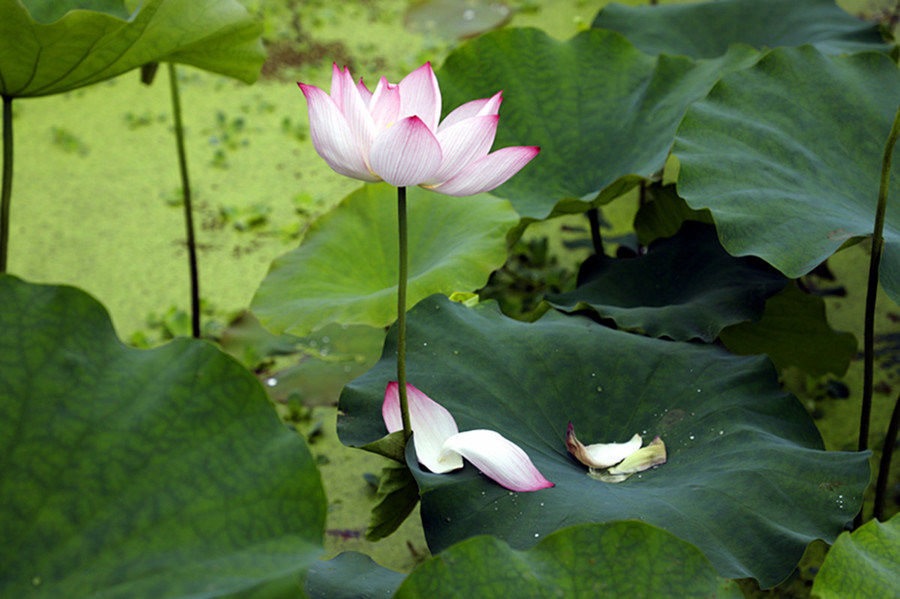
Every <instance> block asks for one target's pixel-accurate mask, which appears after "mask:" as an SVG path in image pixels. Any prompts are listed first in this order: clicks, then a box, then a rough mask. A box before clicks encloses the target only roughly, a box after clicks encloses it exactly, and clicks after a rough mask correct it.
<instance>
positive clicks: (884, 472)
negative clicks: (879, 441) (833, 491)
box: [872, 395, 900, 520]
mask: <svg viewBox="0 0 900 599" xmlns="http://www.w3.org/2000/svg"><path fill="white" fill-rule="evenodd" d="M898 429H900V395H898V396H897V401H896V402H894V412H893V413H892V414H891V422H890V424H888V429H887V434H886V435H885V437H884V448H883V449H882V450H881V463H880V464H879V465H878V481H877V482H876V483H875V507H874V509H873V511H872V517H873V518H875V519H876V520H883V519H884V501H885V496H886V495H887V484H888V476H889V475H890V473H891V457H892V456H893V455H894V445H895V444H896V443H897V432H898Z"/></svg>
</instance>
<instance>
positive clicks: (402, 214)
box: [397, 187, 412, 439]
mask: <svg viewBox="0 0 900 599" xmlns="http://www.w3.org/2000/svg"><path fill="white" fill-rule="evenodd" d="M397 225H398V227H397V231H398V233H399V238H400V280H399V281H398V283H397V384H398V385H399V387H400V417H401V418H402V420H403V434H404V435H405V436H406V438H407V439H409V436H410V435H411V434H412V427H411V426H410V424H409V403H408V402H407V400H406V275H407V270H408V265H407V258H406V254H407V241H406V237H407V235H406V188H405V187H398V188H397Z"/></svg>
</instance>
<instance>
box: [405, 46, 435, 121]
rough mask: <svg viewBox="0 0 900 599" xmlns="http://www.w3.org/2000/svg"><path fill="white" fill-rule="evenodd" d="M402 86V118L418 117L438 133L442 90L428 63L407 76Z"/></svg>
mask: <svg viewBox="0 0 900 599" xmlns="http://www.w3.org/2000/svg"><path fill="white" fill-rule="evenodd" d="M399 85H400V118H404V117H408V116H413V115H415V116H417V117H419V118H420V119H422V122H424V123H425V124H426V125H427V126H428V128H429V129H431V130H432V131H437V126H438V121H439V120H440V118H441V88H440V86H439V85H438V80H437V77H435V75H434V71H433V70H432V69H431V63H430V62H426V63H425V64H423V65H422V66H420V67H419V68H418V69H416V70H415V71H413V72H412V73H410V74H409V75H407V76H406V77H404V78H403V80H402V81H401V82H400V83H399Z"/></svg>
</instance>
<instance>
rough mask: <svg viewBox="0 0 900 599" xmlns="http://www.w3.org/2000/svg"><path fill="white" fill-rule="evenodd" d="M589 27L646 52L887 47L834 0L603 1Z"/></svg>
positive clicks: (698, 54)
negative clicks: (630, 3) (735, 46)
mask: <svg viewBox="0 0 900 599" xmlns="http://www.w3.org/2000/svg"><path fill="white" fill-rule="evenodd" d="M593 27H599V28H602V29H611V30H613V31H617V32H619V33H621V34H622V35H624V36H625V37H627V38H628V39H629V40H630V41H631V43H633V44H634V45H635V46H637V47H638V48H640V49H641V50H642V51H644V52H646V53H648V54H682V55H685V56H690V57H692V58H713V57H716V56H721V55H723V54H725V53H726V52H727V51H728V48H729V46H731V45H732V44H734V43H738V42H740V43H743V44H749V45H751V46H753V47H754V48H757V49H759V50H765V49H767V48H776V47H778V46H800V45H803V44H813V45H814V46H815V47H816V48H818V49H819V50H820V51H822V52H823V53H825V54H848V53H852V52H862V51H864V50H875V51H878V52H885V53H887V52H890V50H891V49H892V48H893V46H892V45H890V44H886V43H885V42H884V39H883V38H882V36H881V33H880V32H879V30H878V26H877V25H876V24H874V23H871V22H867V21H863V20H860V19H857V18H855V17H853V16H851V15H849V14H847V13H846V12H844V11H843V10H841V9H840V8H839V7H838V6H837V5H836V4H835V3H834V1H833V0H791V1H790V2H785V1H784V0H717V1H716V2H696V3H692V4H678V5H672V6H648V5H646V4H644V5H640V6H623V5H621V4H610V5H608V6H605V7H604V8H603V9H601V10H600V12H599V13H598V14H597V18H596V19H594V23H593Z"/></svg>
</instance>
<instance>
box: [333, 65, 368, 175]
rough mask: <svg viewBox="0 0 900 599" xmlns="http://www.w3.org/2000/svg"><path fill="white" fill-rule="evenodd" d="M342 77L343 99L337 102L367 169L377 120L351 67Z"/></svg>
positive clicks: (341, 89) (341, 90)
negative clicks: (370, 111)
mask: <svg viewBox="0 0 900 599" xmlns="http://www.w3.org/2000/svg"><path fill="white" fill-rule="evenodd" d="M342 78H343V81H342V82H341V85H340V95H341V100H340V102H338V101H337V100H336V101H335V102H336V103H337V104H338V105H339V106H341V112H342V113H343V115H344V119H346V121H347V124H348V125H350V131H351V133H353V138H354V139H355V140H356V145H357V147H358V148H359V152H360V154H362V157H363V161H365V162H366V170H370V169H369V164H368V160H369V148H370V147H371V146H372V140H373V139H375V132H376V130H375V122H374V121H373V120H372V115H370V114H369V109H368V107H367V106H366V103H365V101H364V100H363V98H362V96H360V94H359V89H358V88H357V86H356V84H355V83H353V76H352V75H351V74H350V70H349V69H346V68H345V69H344V73H343V75H342ZM332 93H333V92H332Z"/></svg>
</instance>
